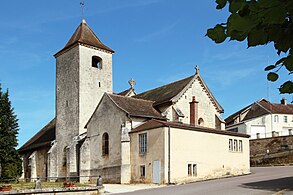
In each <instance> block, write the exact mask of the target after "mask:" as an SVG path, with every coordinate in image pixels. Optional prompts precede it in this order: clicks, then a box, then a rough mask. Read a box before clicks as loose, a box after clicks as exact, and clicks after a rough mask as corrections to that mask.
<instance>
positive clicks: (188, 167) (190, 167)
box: [187, 164, 192, 176]
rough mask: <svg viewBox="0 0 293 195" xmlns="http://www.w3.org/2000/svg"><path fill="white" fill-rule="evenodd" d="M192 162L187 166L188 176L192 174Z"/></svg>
mask: <svg viewBox="0 0 293 195" xmlns="http://www.w3.org/2000/svg"><path fill="white" fill-rule="evenodd" d="M191 169H192V164H188V166H187V173H188V176H192V170H191Z"/></svg>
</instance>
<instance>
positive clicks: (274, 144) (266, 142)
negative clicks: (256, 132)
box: [249, 135, 293, 157]
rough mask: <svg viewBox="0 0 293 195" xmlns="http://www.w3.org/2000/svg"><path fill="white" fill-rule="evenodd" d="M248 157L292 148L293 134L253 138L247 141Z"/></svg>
mask: <svg viewBox="0 0 293 195" xmlns="http://www.w3.org/2000/svg"><path fill="white" fill-rule="evenodd" d="M249 144H250V157H256V156H259V155H266V154H267V153H269V154H274V153H278V152H282V151H286V150H292V149H293V136H292V135H289V136H280V137H272V138H263V139H254V140H250V141H249Z"/></svg>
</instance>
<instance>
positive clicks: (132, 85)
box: [128, 79, 136, 88]
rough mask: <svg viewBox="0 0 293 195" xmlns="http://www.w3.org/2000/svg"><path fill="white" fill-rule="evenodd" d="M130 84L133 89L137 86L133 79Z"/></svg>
mask: <svg viewBox="0 0 293 195" xmlns="http://www.w3.org/2000/svg"><path fill="white" fill-rule="evenodd" d="M128 83H129V85H130V86H131V88H133V87H134V86H135V84H136V83H135V81H134V80H133V79H130V80H129V81H128Z"/></svg>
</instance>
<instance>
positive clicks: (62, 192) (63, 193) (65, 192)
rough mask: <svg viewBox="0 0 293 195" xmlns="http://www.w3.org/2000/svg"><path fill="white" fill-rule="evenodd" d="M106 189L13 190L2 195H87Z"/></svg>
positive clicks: (98, 187) (95, 187)
mask: <svg viewBox="0 0 293 195" xmlns="http://www.w3.org/2000/svg"><path fill="white" fill-rule="evenodd" d="M103 189H104V187H101V186H93V187H76V188H48V189H37V190H35V189H32V190H11V191H7V192H0V194H1V195H2V194H4V195H6V194H39V195H42V194H44V195H48V194H58V195H70V194H73V193H74V194H75V195H79V194H80V195H83V194H85V195H87V194H89V195H90V194H95V193H97V194H99V193H102V192H103Z"/></svg>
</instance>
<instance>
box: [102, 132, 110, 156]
mask: <svg viewBox="0 0 293 195" xmlns="http://www.w3.org/2000/svg"><path fill="white" fill-rule="evenodd" d="M102 150H103V151H102V152H103V156H107V155H109V134H108V133H104V134H103V137H102Z"/></svg>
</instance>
